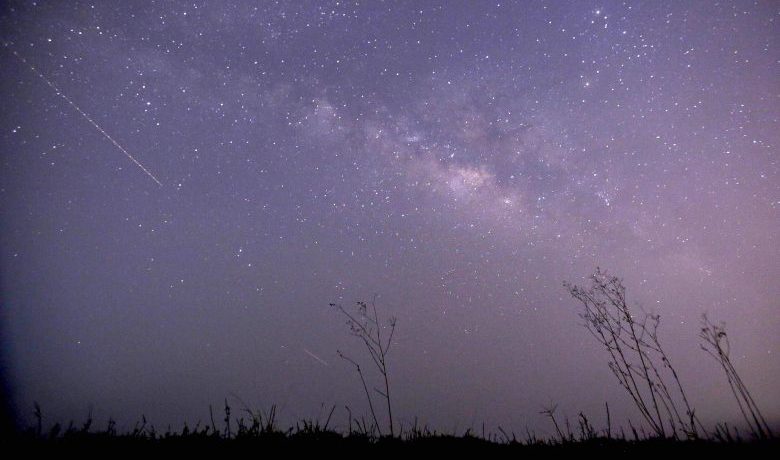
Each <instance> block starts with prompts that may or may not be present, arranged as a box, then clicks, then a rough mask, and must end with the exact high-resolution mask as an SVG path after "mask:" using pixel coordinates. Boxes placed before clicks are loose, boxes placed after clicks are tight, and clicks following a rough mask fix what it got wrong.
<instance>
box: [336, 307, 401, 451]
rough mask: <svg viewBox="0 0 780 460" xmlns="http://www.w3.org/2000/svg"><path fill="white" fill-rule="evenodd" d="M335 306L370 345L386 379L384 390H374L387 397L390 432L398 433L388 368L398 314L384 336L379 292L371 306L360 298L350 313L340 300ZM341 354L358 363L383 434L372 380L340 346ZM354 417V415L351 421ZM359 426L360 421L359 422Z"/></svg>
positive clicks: (368, 345)
mask: <svg viewBox="0 0 780 460" xmlns="http://www.w3.org/2000/svg"><path fill="white" fill-rule="evenodd" d="M330 306H331V307H334V308H335V309H336V310H338V311H339V312H340V313H341V314H343V315H344V316H345V317H346V318H347V326H349V330H350V333H351V334H352V335H353V336H355V337H357V338H359V339H360V340H361V341H362V342H363V344H364V345H365V347H366V351H368V354H369V356H371V361H372V362H373V363H374V366H375V367H376V369H377V370H378V371H379V374H380V376H381V377H382V380H383V386H384V391H383V390H380V389H379V388H376V387H374V391H375V392H376V393H378V394H379V395H380V396H382V398H383V399H384V400H385V405H386V407H387V417H388V419H389V422H388V424H389V428H390V436H391V437H395V429H394V425H393V409H392V404H391V402H390V380H389V376H388V368H387V354H388V352H389V351H390V345H392V343H393V334H394V333H395V324H396V319H395V317H390V319H389V320H388V321H387V324H386V326H387V327H389V329H390V331H389V333H388V334H387V336H386V337H385V338H384V339H383V337H382V324H381V323H380V320H379V314H378V313H377V309H376V296H374V298H373V299H372V300H371V304H370V310H369V305H368V304H367V303H366V302H356V305H355V313H350V312H349V311H347V310H346V309H344V307H342V306H341V305H340V304H335V303H331V304H330ZM337 352H338V355H339V356H340V357H341V358H342V359H343V360H345V361H347V362H348V363H350V364H352V365H353V366H354V367H355V371H356V372H357V374H358V376H359V377H360V382H361V383H362V384H363V390H364V391H365V393H366V399H367V400H368V407H369V410H370V411H371V417H372V418H373V420H374V426H375V427H376V429H377V430H378V431H379V435H380V436H381V435H382V429H381V427H380V424H379V421H378V420H377V416H376V411H375V410H374V403H373V400H372V398H371V392H370V391H369V390H368V384H367V383H366V378H365V375H364V374H363V369H362V368H361V367H360V364H358V362H357V361H355V360H354V359H352V358H351V357H349V356H347V355H346V354H344V353H343V352H342V351H341V350H337ZM351 423H352V420H351V418H350V424H351ZM358 426H360V423H359V422H358ZM365 428H366V427H365V423H364V424H363V430H365Z"/></svg>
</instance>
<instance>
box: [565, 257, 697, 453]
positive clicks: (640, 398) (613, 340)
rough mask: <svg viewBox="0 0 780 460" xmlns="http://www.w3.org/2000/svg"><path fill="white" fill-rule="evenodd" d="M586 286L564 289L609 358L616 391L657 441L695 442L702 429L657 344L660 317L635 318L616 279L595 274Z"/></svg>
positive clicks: (644, 314) (672, 368)
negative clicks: (577, 303)
mask: <svg viewBox="0 0 780 460" xmlns="http://www.w3.org/2000/svg"><path fill="white" fill-rule="evenodd" d="M590 280H591V285H590V287H588V288H584V287H580V286H576V285H572V284H570V283H564V286H565V287H566V289H567V290H568V291H569V293H570V294H571V295H572V296H573V297H574V298H575V299H577V300H579V301H580V302H581V303H582V305H583V307H584V311H583V312H582V313H581V314H580V317H581V318H582V319H583V320H585V324H584V325H585V327H586V328H587V329H588V331H590V333H591V334H592V335H593V336H594V337H595V338H596V339H597V340H598V342H599V343H600V344H601V345H602V346H604V348H605V349H606V350H607V352H608V353H609V356H610V361H609V368H610V370H611V371H612V373H613V374H614V375H615V377H617V379H618V383H620V386H621V387H623V389H625V390H626V392H627V393H628V394H629V396H630V397H631V399H632V400H633V402H634V404H635V405H636V407H637V408H638V409H639V412H640V413H641V414H642V417H643V418H644V420H645V421H646V422H647V423H648V424H649V425H650V427H651V429H652V430H653V433H654V434H655V435H656V436H659V437H664V438H665V437H667V436H672V437H674V438H677V437H678V436H679V434H683V435H685V436H687V437H689V438H697V437H698V436H699V432H698V430H697V424H698V425H699V426H701V423H700V422H699V421H698V420H697V418H696V415H695V413H694V410H693V408H692V407H691V405H690V403H689V402H688V398H687V396H686V394H685V390H684V389H683V386H682V384H681V382H680V378H679V376H678V374H677V371H676V370H675V368H674V367H673V366H672V363H671V361H670V360H669V357H668V356H667V354H666V352H665V351H664V349H663V347H662V346H661V342H660V340H659V338H658V326H659V324H660V321H661V319H660V316H659V315H655V314H649V313H646V312H644V311H643V310H641V308H639V310H640V313H639V315H635V313H634V311H632V308H631V307H629V305H628V303H627V301H626V289H625V287H624V286H623V284H622V280H620V279H619V278H617V277H615V276H610V275H609V274H607V273H606V272H604V271H602V270H601V269H599V268H597V269H596V271H595V273H594V274H593V275H591V276H590Z"/></svg>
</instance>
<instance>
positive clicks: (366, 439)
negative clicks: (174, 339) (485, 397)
mask: <svg viewBox="0 0 780 460" xmlns="http://www.w3.org/2000/svg"><path fill="white" fill-rule="evenodd" d="M2 443H3V444H4V446H3V450H6V449H7V448H11V447H13V448H19V449H21V450H19V451H18V452H25V453H27V454H31V453H43V454H46V453H50V454H58V453H67V452H73V453H78V454H109V455H113V454H117V453H119V454H129V453H130V454H132V453H142V454H164V455H170V454H174V455H188V454H209V453H212V454H214V453H219V454H220V455H223V454H239V455H241V454H247V455H251V456H255V457H257V456H259V457H267V456H271V455H274V454H278V453H281V452H284V453H302V454H308V453H312V454H315V455H322V454H326V453H337V454H342V453H343V454H371V455H379V454H381V455H394V454H405V453H410V454H411V453H414V454H436V455H442V454H445V455H446V454H450V455H464V454H465V455H485V454H489V455H502V456H503V455H524V454H525V455H534V454H541V455H549V454H553V455H555V454H564V455H565V454H578V455H582V454H591V453H592V454H598V455H615V456H618V455H620V456H625V455H628V456H632V457H655V458H658V459H661V457H660V456H662V455H668V454H682V455H686V454H691V455H692V454H696V455H707V456H709V455H716V456H717V457H716V458H728V457H730V456H739V457H742V456H745V455H749V456H750V457H746V458H751V459H752V458H777V454H778V453H780V442H779V440H778V439H769V440H751V441H746V440H738V439H730V440H725V439H720V440H685V441H683V440H671V439H640V440H627V439H614V438H606V437H593V438H590V439H576V440H565V441H561V440H545V441H541V440H527V441H519V440H511V439H510V440H506V439H504V438H502V439H499V438H494V439H493V440H488V439H484V438H482V437H477V436H472V435H468V434H467V435H464V436H452V435H442V434H435V433H434V434H431V433H428V434H410V435H407V436H404V437H403V438H398V437H396V438H390V437H382V438H376V437H372V436H367V435H364V434H351V435H343V434H339V433H337V432H334V431H318V432H305V431H303V432H296V433H292V432H286V433H285V432H268V433H255V434H252V435H235V436H232V437H230V438H228V437H226V436H225V435H224V434H220V433H216V434H215V433H208V432H205V431H200V432H184V433H173V434H172V433H166V434H148V433H146V434H138V433H130V434H116V433H112V432H80V431H79V432H71V433H66V434H62V435H60V434H56V435H54V436H51V435H48V436H41V435H37V434H35V433H33V432H28V433H25V434H19V435H16V436H10V437H6V438H5V440H4V441H3V442H2ZM724 455H725V456H727V457H721V456H724Z"/></svg>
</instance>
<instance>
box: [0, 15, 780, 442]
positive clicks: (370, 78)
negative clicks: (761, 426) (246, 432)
mask: <svg viewBox="0 0 780 460" xmlns="http://www.w3.org/2000/svg"><path fill="white" fill-rule="evenodd" d="M778 20H780V9H778V5H777V4H776V3H773V2H755V3H753V2H737V3H729V2H726V3H724V2H719V3H717V2H716V3H711V2H644V3H640V2H636V3H634V2H611V1H605V2H599V3H588V2H581V1H573V2H493V3H490V4H488V3H487V2H473V3H471V2H443V3H435V2H398V3H395V2H378V1H377V2H373V1H371V2H311V3H307V2H298V1H293V2H267V3H262V4H259V5H253V4H251V3H238V4H232V3H231V4H228V2H217V3H200V2H196V3H183V2H181V3H180V2H165V3H159V4H158V3H153V4H146V3H134V2H98V3H95V4H91V3H84V2H67V3H36V2H10V3H8V4H6V5H5V6H4V7H3V10H2V15H1V16H0V30H2V39H3V40H4V42H8V43H13V46H14V49H16V50H18V52H19V53H20V55H22V56H24V57H25V59H26V61H27V62H29V64H30V65H32V66H34V68H35V69H37V70H38V71H40V73H41V74H42V75H45V76H46V78H47V79H49V80H51V81H52V82H53V84H56V85H57V86H56V87H57V88H59V90H61V91H62V93H63V94H67V95H68V98H69V100H72V101H73V102H72V103H73V104H77V106H76V107H80V108H81V109H83V110H84V112H83V113H89V114H90V115H89V117H90V119H92V120H94V123H95V126H98V128H99V129H100V130H101V131H102V130H103V129H105V131H102V132H110V133H111V138H112V140H113V139H116V141H114V142H115V144H116V145H117V146H118V145H120V144H121V145H122V146H123V149H124V148H127V151H132V152H133V154H134V155H133V156H134V158H135V159H137V161H138V164H143V165H144V166H145V167H146V168H148V170H150V171H154V177H155V178H156V179H159V181H160V182H161V183H162V184H164V186H162V187H158V186H157V185H156V184H154V183H152V181H149V179H148V178H147V177H144V176H143V175H142V174H139V171H138V170H137V169H135V166H134V165H131V164H129V163H128V162H127V159H126V158H124V157H122V156H121V155H116V150H115V148H114V146H112V145H110V144H108V143H106V142H105V138H104V137H103V136H102V135H101V133H100V132H98V131H96V130H92V129H88V127H85V126H84V120H83V119H81V118H80V115H79V113H76V112H74V111H73V110H72V108H71V107H69V105H68V104H67V103H65V102H64V101H63V100H62V99H61V98H57V97H55V95H54V94H53V93H52V90H51V88H50V87H49V86H47V84H46V83H45V82H43V81H42V80H41V79H40V78H37V77H36V76H35V75H34V74H32V73H31V72H30V69H29V67H27V66H25V65H23V63H20V62H19V60H18V59H16V58H15V57H14V55H13V54H12V52H11V51H10V49H9V48H8V47H5V48H4V49H2V52H1V53H0V60H1V61H0V65H1V66H2V69H3V78H2V95H3V101H4V108H3V113H2V115H0V133H2V134H1V135H0V151H1V152H2V168H1V169H0V212H1V213H2V216H3V217H2V219H0V231H1V233H0V238H1V239H0V243H1V246H0V270H1V271H0V273H1V274H2V285H1V286H0V288H1V292H2V299H3V309H2V321H3V323H2V325H3V329H2V331H3V351H4V357H3V359H4V360H5V366H6V370H5V372H4V375H5V376H6V378H7V381H8V384H9V388H10V389H11V390H12V391H13V393H12V394H13V398H12V403H13V405H14V408H15V410H16V411H17V412H18V414H19V415H20V416H21V417H22V418H24V419H29V416H30V414H31V413H32V412H31V411H32V406H33V401H38V402H39V403H40V404H41V406H42V407H43V409H44V412H46V413H47V414H50V415H49V416H50V417H51V419H52V420H56V419H60V420H68V419H76V420H79V419H82V418H83V417H85V416H86V414H87V413H88V411H89V410H90V407H91V408H93V410H94V412H95V414H97V416H98V417H103V418H108V417H109V416H113V417H114V418H115V419H118V420H119V421H120V422H121V423H126V424H130V425H131V424H132V423H133V422H134V421H135V420H137V419H139V418H140V417H141V415H142V414H145V415H146V416H147V418H149V419H150V420H154V421H156V422H157V423H158V424H160V425H163V424H167V423H174V424H177V423H181V422H183V421H184V420H189V421H190V422H192V423H194V422H196V421H197V420H199V419H201V420H204V419H206V417H207V416H208V407H209V405H210V404H212V405H214V404H219V403H220V401H223V400H224V398H225V397H228V398H236V401H238V399H240V400H241V401H246V403H247V404H249V405H251V406H254V407H269V406H270V404H274V403H275V404H278V405H279V413H280V416H281V417H282V419H283V420H286V421H293V420H297V419H299V418H303V417H314V416H316V415H317V414H318V413H320V412H321V411H322V407H323V404H324V405H326V406H330V405H332V404H336V405H337V406H338V407H340V408H343V406H344V405H349V406H350V407H351V408H352V410H353V411H355V412H360V411H366V410H367V406H366V404H365V401H364V399H363V398H362V396H361V394H362V393H361V391H362V387H361V386H360V382H359V380H358V379H357V376H356V375H355V374H354V372H353V368H352V367H350V365H349V364H348V363H345V362H344V361H343V360H340V359H339V357H338V355H337V354H336V350H337V349H342V350H351V356H354V357H362V358H365V359H369V358H368V357H367V356H362V355H361V353H362V350H361V349H360V348H359V346H360V343H359V342H357V343H356V342H355V341H354V338H352V337H350V336H349V334H348V332H349V331H348V329H347V328H346V326H345V325H344V323H343V320H342V318H341V317H340V316H339V315H338V314H337V313H338V312H336V311H334V310H333V308H331V307H329V304H330V303H331V302H335V303H340V304H343V305H345V306H347V305H351V304H353V303H354V302H356V301H359V300H370V299H371V298H372V297H373V296H374V295H376V296H377V305H378V307H379V309H380V310H381V311H382V312H383V313H384V314H386V315H394V316H396V317H397V319H398V322H397V331H396V335H395V336H394V344H393V347H394V348H393V350H392V354H391V355H390V372H391V384H392V388H393V393H394V397H395V404H396V410H395V412H396V413H397V414H398V416H397V418H398V420H400V421H401V422H404V423H410V422H411V421H413V420H414V417H415V416H417V417H419V420H420V421H421V422H423V423H430V424H432V426H435V427H439V428H441V429H445V430H450V429H455V428H457V429H465V428H468V427H469V426H472V425H473V426H479V425H481V424H482V423H483V422H484V423H486V425H487V426H489V427H497V426H499V425H500V426H502V427H504V428H512V429H514V430H517V431H518V432H520V431H521V430H524V429H525V427H526V426H529V427H531V428H532V429H535V430H539V432H545V431H546V430H549V427H548V426H547V424H548V421H547V420H546V419H545V418H544V416H542V415H540V414H539V412H540V410H542V408H543V407H546V406H549V405H550V404H558V407H559V410H560V411H561V413H562V414H568V415H569V416H572V417H573V416H576V414H577V413H579V412H580V411H584V412H585V413H587V414H592V415H591V418H592V419H594V421H595V422H596V423H597V424H598V423H602V422H603V420H601V419H602V418H604V414H603V408H604V403H605V402H609V404H610V409H611V410H612V412H613V414H612V415H613V420H615V421H616V423H617V422H620V423H622V422H624V421H625V420H627V419H628V418H631V419H632V420H637V419H638V414H637V413H636V411H635V409H634V408H633V406H632V404H631V401H630V399H629V398H628V396H627V395H626V394H624V393H622V392H621V388H620V387H619V386H618V385H617V382H616V381H615V379H614V376H612V375H611V373H610V371H609V368H608V367H607V357H606V356H605V355H604V353H603V350H601V349H599V348H598V344H597V343H595V342H594V341H593V340H592V337H590V336H589V335H588V332H587V331H586V330H585V329H584V328H583V327H582V324H581V320H580V318H579V317H578V315H577V313H578V305H577V303H576V302H575V301H574V299H572V298H571V297H570V296H569V294H568V293H567V291H566V290H565V289H564V288H563V286H562V283H563V282H564V281H571V282H574V283H584V282H586V277H587V276H588V275H589V274H590V273H592V272H593V270H594V269H595V268H596V267H597V266H600V267H602V268H604V269H606V270H608V271H609V272H610V273H614V274H616V275H619V276H621V277H623V278H624V280H625V285H626V287H627V290H628V296H629V298H630V300H631V301H632V302H633V303H635V304H637V305H641V306H642V307H643V308H644V309H645V310H647V311H651V312H655V313H658V314H660V315H661V318H662V325H661V329H660V331H661V332H660V335H661V339H662V340H663V341H664V343H665V345H666V346H667V347H668V350H669V353H670V355H671V357H672V359H674V361H675V364H676V366H677V367H678V370H679V371H680V374H681V378H682V381H683V383H684V384H685V385H686V387H687V388H688V392H689V393H690V394H691V395H693V398H692V399H693V401H692V403H693V405H694V406H695V407H697V410H696V413H697V415H699V416H700V417H702V419H704V420H706V421H709V422H713V421H715V420H727V421H739V409H738V407H737V406H736V403H735V402H734V401H733V400H730V399H729V398H728V393H727V392H728V386H727V384H726V382H725V381H724V378H723V376H721V375H720V374H719V373H718V368H717V365H716V363H715V362H711V361H710V360H708V358H707V356H706V355H705V354H704V353H703V352H702V351H701V350H700V349H699V347H698V343H697V335H698V332H699V319H700V317H701V314H702V313H704V312H707V313H708V315H709V317H710V318H711V319H713V320H715V321H725V322H726V326H727V329H728V330H729V334H730V337H731V343H732V348H733V352H732V353H733V354H734V360H735V365H736V366H737V369H738V370H739V371H740V372H741V374H742V375H743V379H744V380H745V381H746V383H747V384H748V386H749V387H750V388H751V390H752V391H753V392H754V396H755V398H756V400H757V402H758V403H759V405H760V406H761V407H762V410H763V411H764V413H765V415H767V416H768V418H771V419H773V420H778V417H780V393H778V391H777V383H776V382H777V381H778V379H780V360H778V358H777V355H778V353H780V339H779V338H778V337H780V336H779V335H778V333H777V331H778V330H780V305H779V304H778V300H777V299H778V298H780V283H778V282H777V280H778V279H780V262H779V261H780V244H779V243H778V235H780V232H778V228H780V218H779V216H778V213H779V212H780V164H779V163H778V145H779V144H780V128H779V127H778V118H779V117H780V106H779V105H778V96H779V95H780V79H779V78H778V75H780V72H778V70H780V69H778V63H779V62H780V51H778V46H779V45H780V40H779V38H780V34H778V29H777V21H778ZM112 149H113V151H112ZM366 364H368V363H366ZM374 377H375V376H374ZM242 404H243V403H242ZM239 405H241V404H239ZM339 410H340V411H342V412H343V410H341V409H339ZM345 414H346V413H345ZM345 414H343V415H337V416H334V417H336V418H340V419H341V421H340V422H339V423H340V424H341V425H344V426H345V423H343V422H344V418H345V417H346V415H345ZM344 426H341V428H343V427H344Z"/></svg>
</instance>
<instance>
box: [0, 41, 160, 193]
mask: <svg viewBox="0 0 780 460" xmlns="http://www.w3.org/2000/svg"><path fill="white" fill-rule="evenodd" d="M4 45H5V47H6V48H8V49H9V50H11V53H13V55H14V56H16V58H17V59H19V60H20V61H21V62H22V64H24V65H26V66H27V67H29V68H30V70H32V72H33V73H34V74H35V75H37V76H38V77H39V78H40V79H41V80H43V81H44V82H46V84H47V85H49V87H50V88H51V89H53V90H54V92H55V93H57V95H58V96H60V97H61V98H63V99H65V101H66V102H67V103H68V104H70V106H71V107H73V108H74V109H75V110H76V111H77V112H78V113H79V114H81V116H82V117H84V118H85V119H86V120H87V121H88V122H89V123H90V124H91V125H92V126H94V127H95V129H97V130H98V131H99V132H100V134H102V135H103V136H105V138H106V139H108V140H109V141H111V143H112V144H114V146H115V147H116V148H118V149H119V151H121V152H122V153H124V154H125V156H126V157H127V158H129V159H130V161H132V162H133V163H135V165H136V166H138V167H139V168H141V170H142V171H143V172H144V173H146V175H147V176H149V177H150V178H151V179H152V180H153V181H154V182H156V183H157V185H159V186H160V187H162V182H160V181H159V180H157V178H156V177H155V176H154V174H152V173H151V172H150V171H149V170H148V169H146V167H144V165H142V164H141V162H140V161H138V160H136V159H135V157H133V156H132V155H131V154H130V152H128V151H127V150H126V149H125V148H124V147H122V146H121V145H120V144H119V142H117V141H116V140H115V139H114V138H113V137H111V135H109V134H108V133H107V132H106V131H105V130H104V129H103V128H101V127H100V125H98V124H97V122H95V120H93V119H92V118H91V117H90V116H89V115H87V114H86V112H84V111H83V110H81V109H80V108H79V106H77V105H76V103H75V102H73V101H72V100H71V99H70V98H69V97H68V96H66V95H65V93H63V92H62V91H60V89H59V88H57V85H55V84H54V83H52V81H51V80H49V79H48V78H46V76H45V75H43V73H41V72H40V71H39V70H38V69H37V68H36V67H35V66H34V65H32V64H30V63H29V62H27V59H25V58H24V57H23V56H21V55H20V54H19V53H17V52H16V50H14V49H13V48H11V47H10V44H9V43H4Z"/></svg>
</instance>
